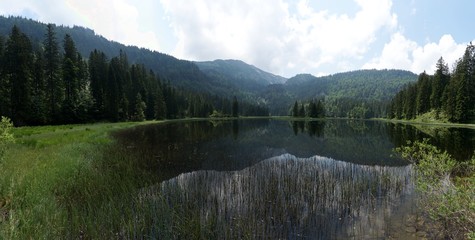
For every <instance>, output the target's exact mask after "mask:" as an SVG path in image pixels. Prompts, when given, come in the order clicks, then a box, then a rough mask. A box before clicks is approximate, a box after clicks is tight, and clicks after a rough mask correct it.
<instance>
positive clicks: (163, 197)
mask: <svg viewBox="0 0 475 240" xmlns="http://www.w3.org/2000/svg"><path fill="white" fill-rule="evenodd" d="M411 176H412V167H411V166H399V167H388V166H364V165H357V164H353V163H347V162H342V161H336V160H333V159H330V158H326V157H320V156H314V157H310V158H297V157H295V156H293V155H289V154H283V155H280V156H277V157H273V158H270V159H267V160H264V161H261V162H260V163H258V164H256V165H254V166H252V167H248V168H245V169H243V170H241V171H226V172H218V171H212V170H201V171H195V172H190V173H184V174H181V175H179V176H177V177H175V178H173V179H170V180H168V181H165V182H163V183H161V184H160V185H157V186H155V187H152V188H149V189H146V190H144V191H143V195H142V198H143V199H147V201H148V203H149V204H150V206H151V210H152V212H153V211H154V210H153V208H154V205H156V206H158V205H160V204H161V203H162V202H163V201H164V202H166V203H167V204H168V205H169V206H170V207H171V208H172V209H186V213H185V216H182V218H186V215H188V216H194V217H195V218H196V219H198V220H196V221H199V224H198V226H199V227H201V228H202V229H201V230H200V231H199V232H201V233H203V234H205V233H208V234H210V233H211V235H212V236H214V237H216V238H218V239H242V238H248V237H250V238H252V239H255V238H266V239H282V238H286V239H296V238H308V239H347V238H357V239H363V238H365V239H367V238H385V237H387V236H388V234H389V231H388V229H389V228H390V227H391V221H392V220H394V218H396V216H400V218H399V219H396V221H404V219H403V215H397V214H396V213H397V211H398V208H399V207H400V203H401V202H402V201H403V200H404V199H406V198H408V197H409V195H410V194H411V193H412V191H413V185H412V181H411ZM159 196H160V197H159ZM154 201H156V202H154ZM158 212H160V211H159V210H157V213H158ZM156 217H157V218H163V216H162V215H161V214H160V215H157V216H156ZM162 220H163V219H162ZM169 223H170V225H173V224H174V223H173V221H172V219H170V222H169ZM168 230H170V231H172V228H171V226H170V228H168ZM210 231H211V232H210ZM151 232H152V233H153V234H152V235H154V234H157V235H158V236H154V237H163V236H164V235H166V234H165V233H166V232H167V228H166V229H153V228H152V230H151ZM169 234H173V233H172V232H169ZM202 237H205V238H206V237H209V236H202Z"/></svg>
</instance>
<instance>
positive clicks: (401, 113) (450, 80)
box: [388, 43, 475, 123]
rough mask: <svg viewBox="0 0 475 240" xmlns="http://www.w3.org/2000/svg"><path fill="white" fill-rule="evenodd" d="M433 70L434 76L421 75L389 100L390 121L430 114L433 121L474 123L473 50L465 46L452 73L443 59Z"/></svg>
mask: <svg viewBox="0 0 475 240" xmlns="http://www.w3.org/2000/svg"><path fill="white" fill-rule="evenodd" d="M436 67H437V70H436V71H435V73H434V75H429V74H427V73H426V72H424V73H421V74H420V75H419V78H418V81H417V82H416V83H413V84H410V85H408V86H407V87H406V88H404V89H403V90H401V91H400V92H399V93H398V94H397V95H396V96H395V97H394V98H393V99H392V101H391V104H390V106H389V109H388V115H389V118H396V119H414V118H416V117H418V116H421V115H424V114H429V115H430V116H428V117H430V118H433V120H448V121H451V122H462V123H464V122H471V121H474V120H475V46H474V45H472V44H471V43H470V45H468V46H467V48H466V50H465V53H464V55H463V56H462V57H461V58H460V59H459V60H458V61H457V62H456V64H455V66H454V69H453V70H452V72H450V71H449V67H448V65H447V64H446V63H445V61H444V59H443V58H440V59H439V61H438V62H437V64H436Z"/></svg>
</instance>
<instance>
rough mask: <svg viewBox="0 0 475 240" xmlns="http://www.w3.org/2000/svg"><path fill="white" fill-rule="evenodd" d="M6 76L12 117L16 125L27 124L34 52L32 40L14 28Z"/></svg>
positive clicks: (9, 42) (6, 58)
mask: <svg viewBox="0 0 475 240" xmlns="http://www.w3.org/2000/svg"><path fill="white" fill-rule="evenodd" d="M4 58H5V74H6V77H7V78H8V80H7V81H8V85H7V86H8V87H9V88H10V89H11V90H10V96H9V99H10V101H9V107H10V111H9V113H10V116H11V119H12V121H13V123H14V124H15V125H24V124H27V123H28V121H29V120H30V111H31V81H32V79H31V67H32V65H33V61H32V60H33V52H32V46H31V42H30V39H29V38H28V37H27V36H26V35H25V34H24V33H22V32H21V31H20V29H18V27H17V26H13V28H12V31H11V34H10V37H9V39H8V41H7V43H6V49H5V56H4Z"/></svg>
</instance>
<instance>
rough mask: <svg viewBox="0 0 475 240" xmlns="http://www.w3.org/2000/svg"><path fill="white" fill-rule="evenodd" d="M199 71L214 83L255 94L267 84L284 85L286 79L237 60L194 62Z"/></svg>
mask: <svg viewBox="0 0 475 240" xmlns="http://www.w3.org/2000/svg"><path fill="white" fill-rule="evenodd" d="M195 64H196V65H198V67H199V68H200V70H201V71H202V72H203V73H204V74H205V75H206V76H208V77H209V78H212V79H215V81H216V82H221V83H222V84H225V85H229V86H230V87H232V88H234V89H238V90H240V91H245V92H249V93H251V94H255V93H256V92H258V91H259V90H261V89H262V88H263V87H265V86H267V85H269V84H277V83H284V82H285V81H286V80H287V79H285V78H284V77H281V76H277V75H274V74H272V73H268V72H265V71H262V70H261V69H259V68H257V67H255V66H252V65H249V64H247V63H245V62H243V61H239V60H215V61H210V62H195Z"/></svg>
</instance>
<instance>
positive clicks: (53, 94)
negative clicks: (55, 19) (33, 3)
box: [43, 24, 64, 121]
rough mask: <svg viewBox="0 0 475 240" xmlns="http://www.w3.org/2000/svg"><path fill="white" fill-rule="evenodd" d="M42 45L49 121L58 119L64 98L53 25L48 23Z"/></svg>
mask: <svg viewBox="0 0 475 240" xmlns="http://www.w3.org/2000/svg"><path fill="white" fill-rule="evenodd" d="M43 45H44V49H45V50H44V57H45V74H46V89H47V92H46V98H47V100H48V105H49V106H48V113H47V114H48V115H49V121H54V119H56V121H58V119H59V116H60V110H61V105H62V103H63V100H64V90H63V86H64V85H63V82H62V81H61V76H60V73H61V70H60V56H59V46H58V42H57V40H56V33H55V31H54V25H53V24H48V26H47V31H46V34H45V39H44V41H43Z"/></svg>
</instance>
